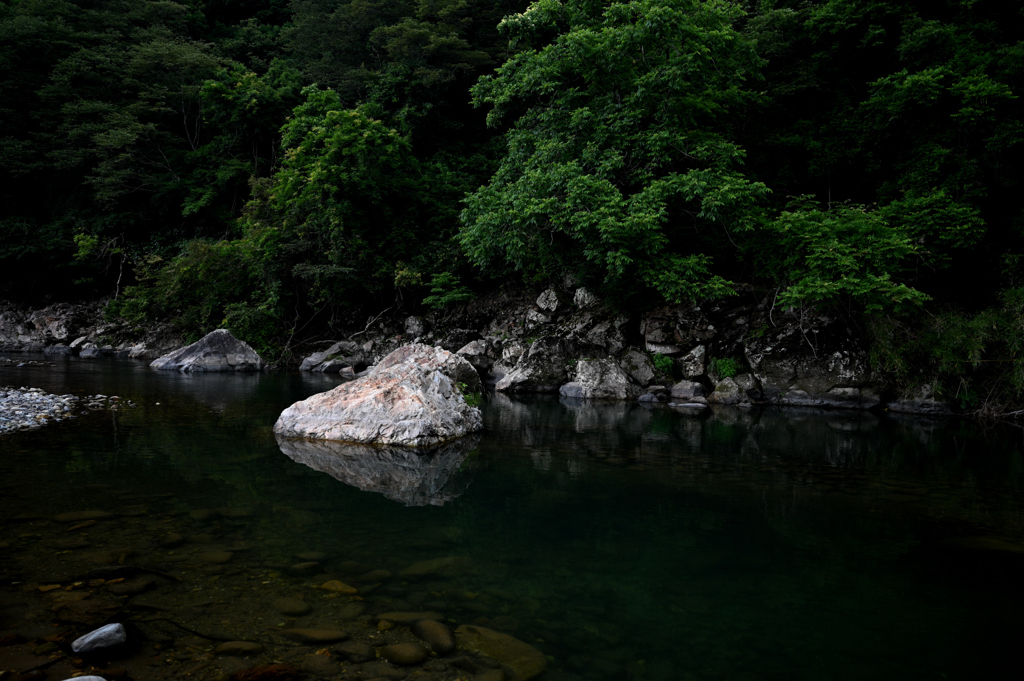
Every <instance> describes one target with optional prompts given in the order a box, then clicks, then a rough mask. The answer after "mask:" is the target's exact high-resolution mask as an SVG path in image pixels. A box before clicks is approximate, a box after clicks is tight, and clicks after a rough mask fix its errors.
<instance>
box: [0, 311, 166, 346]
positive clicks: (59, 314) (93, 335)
mask: <svg viewBox="0 0 1024 681" xmlns="http://www.w3.org/2000/svg"><path fill="white" fill-rule="evenodd" d="M106 303H107V301H105V300H99V301H95V302H92V303H56V304H54V305H50V306H47V307H45V308H42V309H39V310H27V309H24V308H21V307H19V306H17V305H14V304H11V303H9V302H5V301H0V350H2V351H6V352H41V351H42V352H45V351H46V349H48V348H53V349H52V350H50V353H49V354H58V355H70V354H76V355H77V354H79V351H80V350H82V349H85V348H86V347H88V346H89V345H90V344H91V347H100V346H102V347H103V348H104V349H105V352H104V354H102V355H92V356H96V357H99V356H109V357H129V356H132V353H133V352H134V353H135V354H134V356H135V357H143V358H146V359H153V358H155V357H159V356H160V355H162V354H164V353H166V352H168V351H170V350H172V349H174V348H176V347H179V346H180V345H181V340H180V339H179V338H178V337H177V334H176V333H175V332H174V330H173V329H172V328H171V327H170V326H169V325H168V324H162V323H152V324H147V325H146V326H145V327H140V326H138V325H137V324H132V323H128V322H126V321H124V320H117V319H115V320H108V319H107V314H106V307H107V305H106ZM65 348H69V349H70V352H69V351H68V350H66V349H65ZM86 356H87V357H88V356H90V355H88V354H87V355H86Z"/></svg>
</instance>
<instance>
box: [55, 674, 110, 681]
mask: <svg viewBox="0 0 1024 681" xmlns="http://www.w3.org/2000/svg"><path fill="white" fill-rule="evenodd" d="M64 681H107V680H106V679H105V678H103V677H102V676H96V675H95V674H90V675H89V676H72V677H71V678H70V679H64Z"/></svg>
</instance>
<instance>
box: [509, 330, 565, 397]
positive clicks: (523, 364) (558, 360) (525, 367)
mask: <svg viewBox="0 0 1024 681" xmlns="http://www.w3.org/2000/svg"><path fill="white" fill-rule="evenodd" d="M566 355H567V352H566V347H565V342H564V341H563V340H562V339H560V338H556V337H554V336H548V337H545V338H538V339H537V340H535V341H534V342H533V344H532V345H530V349H529V350H528V351H526V352H525V353H523V354H522V355H520V357H519V360H518V361H517V362H516V364H515V366H514V367H512V369H511V370H510V371H509V372H508V373H507V374H505V375H504V376H503V377H502V378H501V380H500V381H498V382H497V384H495V386H494V389H495V390H498V391H509V392H550V393H553V392H558V389H559V388H560V387H561V386H562V384H563V383H565V382H566V379H567V378H568V372H567V370H566V363H567V361H568V360H567V357H566Z"/></svg>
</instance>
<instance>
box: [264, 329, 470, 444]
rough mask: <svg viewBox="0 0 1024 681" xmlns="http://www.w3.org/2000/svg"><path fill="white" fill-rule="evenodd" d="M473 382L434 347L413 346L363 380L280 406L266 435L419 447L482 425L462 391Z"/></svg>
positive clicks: (461, 363) (451, 356)
mask: <svg viewBox="0 0 1024 681" xmlns="http://www.w3.org/2000/svg"><path fill="white" fill-rule="evenodd" d="M480 388H481V386H480V377H479V375H478V374H477V372H476V369H474V368H473V365H471V364H470V363H469V362H467V361H466V360H465V359H464V358H462V357H460V356H459V355H457V354H455V353H451V352H448V351H447V350H443V349H441V348H435V347H431V346H429V345H421V344H419V343H413V344H410V345H405V346H402V347H400V348H398V349H397V350H395V351H394V352H392V353H391V354H390V355H388V356H387V357H385V358H384V359H382V360H381V361H380V363H379V364H377V366H376V367H375V368H374V369H373V370H372V371H371V372H370V373H369V374H367V375H366V376H363V377H362V378H358V379H356V380H354V381H351V382H349V383H344V384H342V385H339V386H338V387H337V388H335V389H334V390H330V391H328V392H325V393H319V394H317V395H313V396H312V397H309V398H307V399H305V400H302V401H301V402H296V403H295V404H293V405H292V406H290V407H288V408H287V409H285V410H284V411H283V412H282V413H281V416H280V418H278V420H277V423H276V424H274V432H275V433H277V434H278V435H281V436H284V437H298V438H308V439H312V440H335V441H338V442H360V443H366V444H392V445H401V446H405V447H425V446H432V445H436V444H440V443H443V442H448V441H450V440H454V439H456V438H459V437H462V436H463V435H466V434H467V433H473V432H476V431H478V430H481V429H482V428H483V419H482V417H481V415H480V410H479V409H477V408H475V407H471V406H469V405H468V404H467V403H466V400H465V398H464V397H463V394H464V393H466V392H469V393H472V392H477V391H479V390H480Z"/></svg>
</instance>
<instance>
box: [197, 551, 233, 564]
mask: <svg viewBox="0 0 1024 681" xmlns="http://www.w3.org/2000/svg"><path fill="white" fill-rule="evenodd" d="M232 555H233V554H232V553H231V552H230V551H207V552H206V553H200V554H199V555H197V556H196V559H197V560H200V561H202V562H204V563H216V564H219V563H226V562H228V561H229V560H231V557H232Z"/></svg>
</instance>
